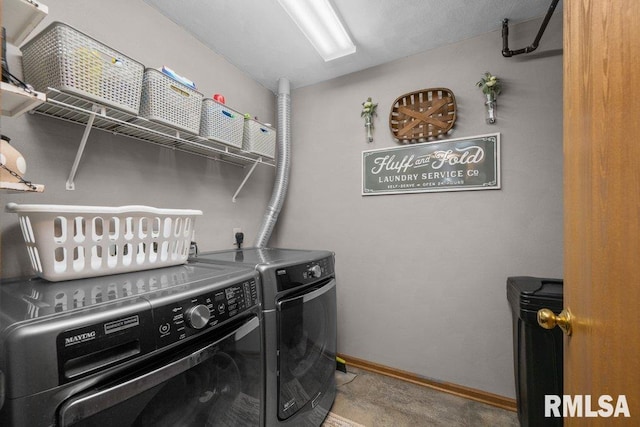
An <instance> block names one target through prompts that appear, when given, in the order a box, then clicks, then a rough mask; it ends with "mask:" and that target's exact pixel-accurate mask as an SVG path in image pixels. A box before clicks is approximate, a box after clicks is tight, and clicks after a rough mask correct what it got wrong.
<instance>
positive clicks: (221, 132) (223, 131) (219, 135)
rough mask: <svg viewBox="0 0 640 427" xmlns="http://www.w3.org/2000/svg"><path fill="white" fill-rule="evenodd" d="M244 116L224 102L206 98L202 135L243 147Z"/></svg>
mask: <svg viewBox="0 0 640 427" xmlns="http://www.w3.org/2000/svg"><path fill="white" fill-rule="evenodd" d="M243 130H244V116H243V115H242V114H240V113H238V112H237V111H235V110H232V109H231V108H229V107H227V106H226V105H224V104H220V103H219V102H217V101H215V100H213V99H210V98H205V99H204V100H203V101H202V117H201V119H200V136H202V137H204V138H207V139H212V140H214V141H218V142H222V143H223V144H226V145H229V146H231V147H236V148H242V132H243Z"/></svg>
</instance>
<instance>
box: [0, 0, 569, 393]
mask: <svg viewBox="0 0 640 427" xmlns="http://www.w3.org/2000/svg"><path fill="white" fill-rule="evenodd" d="M46 4H47V5H48V6H49V9H50V15H49V17H48V18H47V20H46V23H48V22H50V21H52V20H60V21H64V22H67V23H69V24H71V25H72V26H75V27H76V28H78V29H79V30H81V31H84V32H86V33H88V34H91V35H93V36H94V37H95V38H97V39H99V40H101V41H103V42H105V43H107V44H109V45H111V46H113V47H115V48H116V49H119V50H121V51H122V52H123V53H125V54H127V55H129V56H131V57H133V58H136V59H138V60H139V61H141V62H143V63H144V64H145V65H146V66H148V67H154V68H155V67H159V66H161V65H168V66H170V67H172V68H173V69H175V70H176V71H177V72H178V73H181V74H184V75H186V76H188V77H190V78H191V79H192V80H194V81H196V82H197V83H198V85H199V88H200V90H201V91H202V92H203V93H205V95H207V96H210V95H211V93H214V92H221V93H223V94H225V96H226V98H227V103H228V104H229V105H230V106H231V107H233V108H235V109H237V110H239V111H243V112H244V111H247V112H251V113H252V114H254V115H257V116H258V117H260V118H261V119H263V120H264V121H269V122H271V123H274V120H275V119H274V108H273V105H274V96H273V94H272V93H271V92H269V91H268V90H266V89H264V88H263V87H261V86H259V85H257V84H256V83H255V82H253V81H252V80H250V79H249V78H248V77H247V76H246V75H244V74H243V73H242V72H239V71H238V70H237V69H235V68H234V67H233V66H231V65H229V64H228V63H227V62H226V61H225V60H224V59H223V58H221V57H219V56H216V55H215V54H213V53H212V52H211V51H209V50H207V49H206V48H205V47H204V46H203V45H202V44H200V43H199V42H198V41H196V40H194V39H193V38H192V37H190V36H189V35H188V34H186V33H185V32H184V31H183V30H181V29H179V28H178V27H176V26H175V25H174V24H172V23H171V22H169V21H168V20H166V19H165V18H164V17H162V16H161V15H160V14H158V13H157V12H156V11H155V10H154V9H152V8H150V7H149V6H147V5H146V4H145V3H143V2H142V1H141V0H135V1H132V0H112V1H109V2H103V1H98V0H91V1H86V0H65V1H62V0H48V1H47V2H46ZM560 15H561V14H559V13H556V15H555V16H554V18H553V20H552V22H551V23H550V25H549V28H548V29H547V32H546V33H545V35H544V37H543V40H542V46H541V47H540V48H539V50H538V52H537V53H536V54H534V55H531V56H528V57H526V58H521V57H517V58H511V59H504V58H502V56H501V55H500V48H501V46H502V41H501V38H500V33H499V31H496V32H494V33H490V34H487V35H484V36H481V37H477V38H474V39H470V40H467V41H464V42H461V43H457V44H454V45H450V46H447V47H444V48H441V49H436V50H433V51H429V52H426V53H424V54H421V55H416V56H412V57H409V58H405V59H402V60H399V61H395V62H393V63H390V64H386V65H383V66H380V67H376V68H372V69H369V70H366V71H363V72H360V73H356V74H353V75H349V76H345V77H342V78H338V79H335V80H332V81H330V82H326V83H322V84H318V85H315V86H310V87H306V88H301V89H297V90H294V91H293V93H292V111H293V115H292V131H293V151H292V153H293V166H292V176H291V182H290V193H289V195H288V198H287V201H286V203H285V207H284V210H283V212H282V214H281V217H280V222H279V224H278V226H277V228H276V232H277V234H276V235H275V236H274V237H275V238H274V240H272V242H273V244H274V245H279V246H283V247H298V248H323V249H331V250H334V251H335V252H336V257H337V269H338V274H339V289H338V292H339V294H338V298H339V301H338V304H339V307H338V310H339V311H338V316H339V319H338V321H339V343H338V349H339V351H340V352H342V353H345V354H348V355H352V356H356V357H360V358H363V359H366V360H370V361H373V362H377V363H381V364H384V365H388V366H391V367H395V368H398V369H403V370H406V371H410V372H413V373H416V374H418V375H422V376H424V377H428V378H433V379H436V380H441V381H446V382H451V383H456V384H461V385H465V386H469V387H473V388H477V389H481V390H485V391H488V392H492V393H496V394H500V395H504V396H511V397H512V396H514V386H513V371H512V369H513V366H512V343H511V329H510V328H511V313H510V309H509V306H508V304H507V301H506V297H505V280H506V278H507V276H509V275H539V276H549V277H557V276H561V275H562V169H561V166H562V57H561V55H560V54H559V52H558V51H557V50H558V49H560V48H561V46H562V34H561V33H562V30H561V16H560ZM46 23H44V24H42V25H41V26H40V27H39V29H40V28H43V26H44V25H46ZM497 25H498V24H497ZM497 25H496V26H497ZM538 26H539V21H534V22H530V23H525V24H521V25H517V26H514V27H513V28H512V29H511V36H512V39H511V43H512V47H513V48H519V47H523V46H525V45H528V44H529V43H530V42H531V40H532V39H533V36H534V35H535V33H536V32H537V30H538ZM381 37H383V33H381ZM487 70H489V71H491V72H493V73H494V74H497V75H498V76H500V77H501V78H502V79H503V81H504V86H505V90H504V94H503V95H502V96H500V98H499V100H498V103H499V106H498V108H499V109H498V123H497V124H496V125H494V126H490V125H486V124H485V123H484V112H483V111H484V110H483V97H482V94H481V93H480V91H479V89H477V88H476V87H475V86H474V83H475V82H476V81H477V80H478V79H479V78H480V76H481V75H482V73H483V72H484V71H487ZM293 84H295V82H293ZM439 86H444V87H448V88H450V89H451V90H452V91H453V92H454V93H455V95H456V98H457V101H458V108H459V116H458V121H457V123H456V126H455V128H454V130H453V132H452V134H451V137H454V138H457V137H465V136H473V135H480V134H486V133H493V132H500V133H501V137H502V184H503V188H502V189H501V190H492V191H475V192H450V193H425V194H411V195H393V196H391V195H387V196H370V197H362V196H361V195H360V184H361V178H360V168H361V159H362V150H367V149H373V148H382V147H392V146H396V143H395V142H394V141H393V140H392V138H391V135H390V133H389V131H388V126H387V117H388V116H387V115H388V111H389V108H390V106H391V103H392V102H393V100H394V99H395V98H396V97H398V96H399V95H401V94H403V93H406V92H410V91H414V90H418V89H422V88H428V87H439ZM368 96H371V97H373V99H374V101H376V102H378V103H379V107H378V113H379V116H378V117H377V118H376V119H375V122H374V123H375V125H376V129H375V132H374V138H375V140H374V142H373V143H371V144H368V143H366V142H365V133H364V127H363V121H362V119H361V118H360V109H361V102H363V101H364V100H365V99H366V98H367V97H368ZM82 131H83V128H82V127H80V126H77V125H72V124H68V123H65V122H61V121H58V120H55V119H50V118H45V117H41V116H31V115H25V116H23V117H20V118H4V117H3V118H2V132H3V133H4V134H7V135H9V136H11V137H12V138H13V141H14V142H15V146H16V147H17V148H18V149H19V150H20V151H22V152H23V154H24V155H25V157H26V158H27V162H28V169H29V170H28V172H27V177H28V178H29V179H31V180H32V181H34V182H36V183H42V184H45V185H46V186H47V188H46V191H45V193H43V194H11V195H7V194H2V195H1V196H2V203H3V204H4V203H6V202H8V201H15V202H18V203H65V204H86V205H102V204H104V205H124V204H132V203H136V204H148V205H152V206H158V207H176V208H179V207H184V208H198V209H202V210H204V212H205V215H204V216H203V217H202V218H200V219H198V221H197V224H196V229H197V235H196V238H197V240H198V242H199V243H200V247H201V248H203V249H223V248H230V247H231V243H232V232H231V231H232V228H233V227H242V228H243V229H244V230H245V232H246V234H247V238H246V241H248V242H251V241H253V239H254V237H255V233H256V231H257V228H258V227H259V224H260V222H261V219H262V215H263V212H264V208H265V206H266V204H267V202H268V199H269V196H270V193H271V185H272V182H273V175H274V174H273V169H272V168H267V167H258V168H257V170H256V173H255V175H254V176H253V177H252V178H251V179H250V180H249V182H248V184H247V187H245V189H244V190H243V192H242V193H241V194H240V198H239V199H238V201H237V203H235V204H234V203H232V202H231V197H232V195H233V193H234V192H235V190H236V188H237V186H238V185H239V184H240V182H241V180H242V178H243V177H244V173H245V172H246V170H242V169H238V168H234V167H233V166H228V165H224V164H219V163H216V162H213V161H208V160H205V159H202V158H200V157H196V156H191V155H188V154H182V153H176V152H173V151H170V150H167V149H163V148H159V147H156V146H153V145H149V144H146V143H142V142H138V141H135V140H132V139H127V138H122V137H117V136H113V135H110V134H106V133H103V132H99V131H96V132H94V133H92V135H91V136H90V138H89V144H88V147H87V150H86V152H85V155H84V157H83V162H82V164H81V166H80V170H79V173H78V177H77V181H76V190H75V191H66V190H65V189H64V185H65V180H66V178H67V175H68V173H69V169H70V167H71V164H72V162H73V158H74V155H75V152H76V148H77V145H78V143H79V141H80V138H81V135H82ZM0 221H1V224H0V225H1V226H2V230H1V231H2V277H13V276H16V275H20V274H28V273H29V271H30V268H29V266H28V260H27V257H26V251H25V250H24V248H23V245H22V243H21V242H20V239H21V236H20V233H19V231H18V228H17V222H16V218H15V217H14V215H13V214H6V213H0Z"/></svg>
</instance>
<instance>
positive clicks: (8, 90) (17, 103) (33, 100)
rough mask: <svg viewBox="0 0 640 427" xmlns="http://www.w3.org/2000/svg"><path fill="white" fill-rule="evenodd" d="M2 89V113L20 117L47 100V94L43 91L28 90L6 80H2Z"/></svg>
mask: <svg viewBox="0 0 640 427" xmlns="http://www.w3.org/2000/svg"><path fill="white" fill-rule="evenodd" d="M0 83H1V86H0V88H1V89H2V95H1V96H2V115H3V116H8V117H18V116H20V115H22V114H24V113H26V112H27V111H30V110H32V109H34V108H36V107H37V106H38V105H40V104H42V103H44V102H46V100H47V96H46V95H45V94H44V93H42V92H36V91H33V92H27V91H26V90H24V89H22V88H20V87H18V86H14V85H12V84H9V83H6V82H0Z"/></svg>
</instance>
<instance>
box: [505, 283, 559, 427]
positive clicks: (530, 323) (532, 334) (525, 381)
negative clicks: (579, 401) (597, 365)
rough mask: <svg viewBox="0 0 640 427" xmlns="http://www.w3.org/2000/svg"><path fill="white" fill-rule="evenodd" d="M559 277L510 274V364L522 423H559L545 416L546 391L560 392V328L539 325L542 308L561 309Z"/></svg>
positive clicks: (525, 425)
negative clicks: (513, 275)
mask: <svg viewBox="0 0 640 427" xmlns="http://www.w3.org/2000/svg"><path fill="white" fill-rule="evenodd" d="M562 285H563V282H562V280H561V279H543V278H540V277H525V276H522V277H509V278H508V279H507V299H508V301H509V303H510V305H511V311H512V315H513V365H514V371H515V378H516V399H517V403H518V419H519V420H520V425H521V426H522V427H536V426H544V427H548V426H550V427H555V426H562V418H553V417H552V418H545V416H544V397H545V395H556V396H562V371H563V369H562V353H563V351H562V340H563V336H562V330H560V328H553V329H551V330H549V329H544V328H542V327H541V326H539V325H538V320H537V314H538V310H540V309H541V308H548V309H551V310H552V311H553V312H554V313H556V314H559V313H560V312H561V311H562Z"/></svg>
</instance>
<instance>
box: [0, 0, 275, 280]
mask: <svg viewBox="0 0 640 427" xmlns="http://www.w3.org/2000/svg"><path fill="white" fill-rule="evenodd" d="M46 4H47V6H48V7H49V15H48V17H47V18H46V20H45V22H43V23H41V24H40V26H39V27H38V28H37V29H36V31H34V33H33V34H34V35H35V34H36V33H37V32H39V31H40V30H41V29H43V28H44V27H45V26H46V25H48V24H49V23H50V22H52V21H62V22H65V23H67V24H69V25H71V26H73V27H75V28H77V29H78V30H80V31H82V32H84V33H86V34H89V35H91V36H92V37H94V38H96V39H97V40H100V41H101V42H103V43H105V44H107V45H109V46H111V47H112V48H115V49H116V50H119V51H121V52H122V53H124V54H125V55H128V56H130V57H132V58H134V59H136V60H138V61H140V62H142V63H143V64H144V65H145V66H147V67H150V68H158V67H161V66H163V65H166V66H168V67H170V68H172V69H173V70H175V71H176V72H178V73H179V74H182V75H185V76H187V77H189V78H190V79H191V80H193V81H195V82H196V84H197V85H198V89H199V91H200V92H202V93H203V94H204V95H205V96H211V95H212V94H213V93H216V92H218V93H222V94H224V95H225V97H226V101H227V104H228V105H229V106H230V107H232V108H234V109H236V110H238V111H241V112H250V113H251V114H252V115H255V116H258V117H259V118H260V119H261V120H263V121H266V122H270V123H274V120H275V118H274V116H275V113H274V112H275V96H274V94H273V93H272V92H271V91H269V90H267V89H265V88H264V87H262V86H261V85H259V84H257V83H256V82H255V81H253V80H251V79H250V78H249V77H248V76H247V75H246V74H244V73H243V72H241V71H239V70H238V69H236V68H235V67H234V66H232V65H231V64H229V63H228V62H227V61H226V60H225V59H224V58H222V57H220V56H218V55H216V54H214V53H213V52H212V51H211V50H209V49H208V48H206V47H205V46H204V45H203V44H201V43H200V42H199V41H198V40H196V39H194V38H193V37H191V36H190V35H189V34H187V33H186V32H185V31H184V30H182V29H181V28H179V27H178V26H176V25H175V24H173V23H172V22H171V21H169V20H168V19H167V18H165V17H164V16H162V15H161V14H160V13H158V12H156V10H155V9H153V8H151V7H150V6H148V5H147V4H146V3H144V2H143V1H142V0H110V1H99V0H91V1H87V0H47V1H46ZM230 36H231V35H230ZM12 51H13V53H14V54H15V53H19V51H18V50H17V49H13V50H12ZM18 59H19V58H18V57H17V55H14V56H12V57H10V62H11V63H16V61H18ZM18 63H19V62H18ZM16 70H17V69H16V68H12V71H14V72H15V71H16ZM83 131H84V127H82V126H79V125H75V124H70V123H67V122H63V121H60V120H56V119H52V118H48V117H43V116H40V115H29V114H25V115H23V116H22V117H19V118H6V117H3V118H2V133H3V134H5V135H8V136H9V137H11V138H12V143H13V144H14V146H15V147H16V148H17V149H18V150H20V151H21V152H22V153H23V154H24V156H25V158H26V159H27V169H28V170H27V174H26V177H27V178H28V179H30V180H31V181H33V182H35V183H39V184H45V186H46V189H45V192H44V193H43V194H33V193H31V194H6V193H2V194H0V197H2V204H3V205H4V204H6V203H7V202H9V201H13V202H17V203H59V204H79V205H107V206H119V205H127V204H143V205H150V206H156V207H162V208H191V209H201V210H203V211H204V215H203V216H202V217H200V218H198V219H197V221H196V240H197V241H198V243H199V247H200V249H210V250H213V249H225V248H232V247H233V245H232V244H233V233H232V230H233V228H236V227H240V228H242V229H243V230H244V231H245V234H246V241H247V242H251V241H253V239H254V238H255V235H256V233H257V229H258V227H259V226H260V222H261V221H262V216H263V214H264V211H265V208H266V205H267V203H268V200H269V197H270V195H271V187H272V183H273V177H274V168H272V167H268V166H263V165H261V166H258V167H257V168H256V171H255V173H254V175H253V176H252V177H251V179H250V180H249V181H248V183H247V185H246V187H245V188H244V189H243V191H242V192H241V193H240V195H239V197H238V199H237V202H236V203H232V201H231V198H232V196H233V194H234V193H235V191H236V189H237V188H238V186H239V184H240V183H241V182H242V179H243V178H244V176H245V174H246V172H247V171H248V168H247V169H243V168H238V167H235V166H230V165H227V164H223V163H218V162H215V161H212V160H207V159H204V158H202V157H198V156H194V155H189V154H185V153H180V152H174V151H172V150H170V149H166V148H162V147H158V146H155V145H152V144H148V143H144V142H140V141H137V140H134V139H129V138H124V137H118V136H114V135H112V134H108V133H105V132H102V131H97V130H96V131H93V132H92V133H91V135H90V137H89V140H88V144H87V149H86V151H85V153H84V156H83V158H82V162H81V164H80V168H79V171H78V176H77V178H76V190H75V191H67V190H65V181H66V179H67V176H68V174H69V171H70V169H71V165H72V163H73V160H74V157H75V154H76V150H77V147H78V144H79V142H80V139H81V137H82V133H83ZM0 223H1V227H2V229H1V231H2V277H4V278H7V277H14V276H19V275H24V274H30V272H31V269H30V266H29V262H28V258H27V253H26V250H25V249H24V244H23V243H22V242H21V239H22V237H21V234H20V231H19V228H18V226H17V216H16V215H14V214H8V213H4V212H1V213H0Z"/></svg>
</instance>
